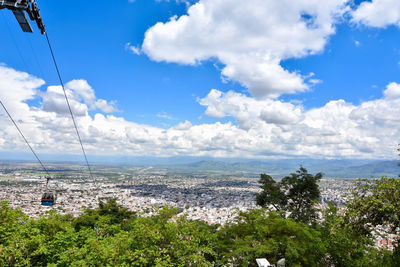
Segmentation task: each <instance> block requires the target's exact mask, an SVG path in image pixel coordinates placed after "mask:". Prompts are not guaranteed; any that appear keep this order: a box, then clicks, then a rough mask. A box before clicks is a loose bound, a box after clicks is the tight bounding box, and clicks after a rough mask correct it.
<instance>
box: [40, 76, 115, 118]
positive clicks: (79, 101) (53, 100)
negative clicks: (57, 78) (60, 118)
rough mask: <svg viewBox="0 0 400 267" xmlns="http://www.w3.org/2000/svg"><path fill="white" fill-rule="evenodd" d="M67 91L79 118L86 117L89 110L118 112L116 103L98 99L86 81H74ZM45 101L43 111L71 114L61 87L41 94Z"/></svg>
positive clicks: (54, 87)
mask: <svg viewBox="0 0 400 267" xmlns="http://www.w3.org/2000/svg"><path fill="white" fill-rule="evenodd" d="M65 90H66V93H67V96H68V99H69V103H70V106H71V109H72V110H73V112H74V114H76V115H77V116H85V115H86V113H87V112H88V110H96V109H98V110H101V111H102V112H104V113H112V112H116V111H118V109H117V108H116V107H115V101H110V102H107V101H106V100H104V99H98V98H97V97H96V95H95V93H94V90H93V88H92V87H91V86H90V85H89V84H88V83H87V81H86V80H82V79H81V80H72V81H70V82H68V83H66V84H65ZM39 94H40V96H41V97H42V100H43V110H44V111H49V112H56V113H62V114H69V110H68V106H67V105H66V102H65V96H64V92H63V90H62V87H61V86H49V87H48V88H47V91H46V92H40V93H39Z"/></svg>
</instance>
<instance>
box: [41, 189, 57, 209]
mask: <svg viewBox="0 0 400 267" xmlns="http://www.w3.org/2000/svg"><path fill="white" fill-rule="evenodd" d="M56 200H57V195H56V193H55V192H45V193H43V195H42V205H43V206H53V205H54V204H55V203H56Z"/></svg>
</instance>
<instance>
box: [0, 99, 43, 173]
mask: <svg viewBox="0 0 400 267" xmlns="http://www.w3.org/2000/svg"><path fill="white" fill-rule="evenodd" d="M0 104H1V106H2V107H3V109H4V110H5V111H6V113H7V115H8V117H9V118H10V119H11V121H12V122H13V123H14V125H15V127H16V128H17V130H18V132H19V133H20V134H21V136H22V138H23V139H24V140H25V143H26V144H27V145H28V147H29V148H30V150H31V151H32V153H33V155H35V157H36V159H37V160H38V161H39V163H40V165H41V166H42V168H43V170H44V171H45V172H46V173H47V175H48V176H50V173H49V172H48V170H47V169H46V167H45V166H44V164H43V162H42V161H41V160H40V159H39V157H38V155H37V154H36V153H35V151H34V150H33V148H32V146H31V145H30V144H29V142H28V140H27V139H26V138H25V136H24V134H23V133H22V131H21V129H20V128H19V127H18V125H17V123H16V122H15V121H14V119H13V118H12V117H11V114H10V113H9V112H8V110H7V108H6V107H5V106H4V104H3V102H2V101H1V100H0Z"/></svg>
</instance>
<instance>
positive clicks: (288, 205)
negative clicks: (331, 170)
mask: <svg viewBox="0 0 400 267" xmlns="http://www.w3.org/2000/svg"><path fill="white" fill-rule="evenodd" d="M321 178H322V173H317V174H316V175H312V174H309V173H308V172H307V170H306V169H305V168H303V167H300V169H299V170H298V171H296V172H295V173H292V174H291V175H290V176H286V177H284V178H283V179H282V180H281V181H280V182H276V181H275V180H274V179H273V178H272V177H271V176H269V175H267V174H261V178H260V180H259V183H260V184H261V186H260V187H261V189H262V191H261V192H260V193H258V194H256V201H257V204H258V205H260V206H262V207H269V206H270V205H272V206H273V207H275V209H276V210H277V211H281V212H283V213H288V214H289V218H292V219H294V220H295V221H298V222H304V223H308V224H309V223H314V222H315V220H316V218H317V210H316V208H315V205H316V204H317V203H318V200H319V198H320V191H319V187H318V181H319V180H320V179H321Z"/></svg>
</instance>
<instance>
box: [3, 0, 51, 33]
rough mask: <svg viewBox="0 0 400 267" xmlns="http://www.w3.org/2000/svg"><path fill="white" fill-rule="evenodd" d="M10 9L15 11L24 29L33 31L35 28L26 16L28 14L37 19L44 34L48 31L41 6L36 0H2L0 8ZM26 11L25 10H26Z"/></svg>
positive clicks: (32, 18)
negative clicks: (38, 5) (39, 6)
mask: <svg viewBox="0 0 400 267" xmlns="http://www.w3.org/2000/svg"><path fill="white" fill-rule="evenodd" d="M4 8H6V9H9V10H11V11H12V12H13V13H14V16H15V18H16V19H17V21H18V23H19V25H20V26H21V29H22V31H24V32H33V29H32V27H31V25H30V23H29V21H28V18H27V17H26V14H25V12H26V13H27V14H28V16H29V18H30V20H32V21H35V22H36V25H37V26H38V28H39V29H40V32H41V33H42V34H45V33H46V29H45V27H44V24H43V20H42V17H41V16H40V11H39V8H38V7H37V4H36V2H35V0H0V9H4ZM24 11H25V12H24Z"/></svg>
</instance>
